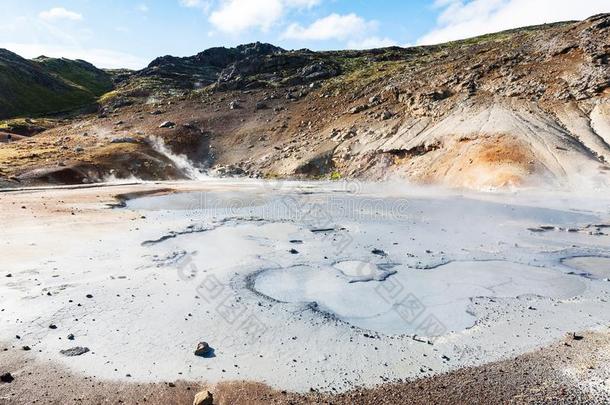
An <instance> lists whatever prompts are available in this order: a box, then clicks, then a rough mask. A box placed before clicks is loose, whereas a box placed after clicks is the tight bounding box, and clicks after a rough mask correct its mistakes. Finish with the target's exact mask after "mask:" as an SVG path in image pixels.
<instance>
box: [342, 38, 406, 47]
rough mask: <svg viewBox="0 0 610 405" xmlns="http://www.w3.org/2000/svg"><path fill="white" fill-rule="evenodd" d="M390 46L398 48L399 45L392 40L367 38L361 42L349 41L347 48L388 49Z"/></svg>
mask: <svg viewBox="0 0 610 405" xmlns="http://www.w3.org/2000/svg"><path fill="white" fill-rule="evenodd" d="M389 46H398V43H397V42H396V41H394V40H393V39H391V38H387V37H385V38H380V37H375V36H373V37H367V38H364V39H362V40H359V41H349V42H348V43H347V47H348V48H349V49H375V48H387V47H389Z"/></svg>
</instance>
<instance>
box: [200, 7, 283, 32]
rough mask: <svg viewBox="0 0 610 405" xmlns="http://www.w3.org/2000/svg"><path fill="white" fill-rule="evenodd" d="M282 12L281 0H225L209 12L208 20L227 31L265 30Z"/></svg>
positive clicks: (221, 29)
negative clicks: (217, 7)
mask: <svg viewBox="0 0 610 405" xmlns="http://www.w3.org/2000/svg"><path fill="white" fill-rule="evenodd" d="M283 13H284V4H283V2H282V1H281V0H259V1H252V0H225V1H224V2H223V3H222V5H221V6H220V8H219V9H217V10H215V11H213V12H212V14H210V22H211V23H212V24H213V25H214V27H216V28H217V29H218V30H220V31H223V32H227V33H239V32H241V31H245V30H247V29H249V28H259V29H261V30H263V31H267V30H269V28H271V26H272V25H273V23H275V22H276V21H277V20H279V19H280V17H281V16H282V14H283Z"/></svg>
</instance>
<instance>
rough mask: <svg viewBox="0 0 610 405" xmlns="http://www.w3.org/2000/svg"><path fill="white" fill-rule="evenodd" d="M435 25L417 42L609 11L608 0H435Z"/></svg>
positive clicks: (458, 37)
mask: <svg viewBox="0 0 610 405" xmlns="http://www.w3.org/2000/svg"><path fill="white" fill-rule="evenodd" d="M434 4H435V6H436V7H439V8H440V9H441V13H440V15H439V17H438V19H437V25H436V27H435V28H434V29H433V30H432V31H430V32H429V33H427V34H426V35H424V36H423V37H422V38H420V39H419V41H418V43H419V44H437V43H441V42H447V41H452V40H455V39H463V38H468V37H473V36H477V35H481V34H487V33H490V32H497V31H502V30H506V29H510V28H516V27H523V26H527V25H536V24H543V23H550V22H556V21H564V20H581V19H584V18H587V17H589V16H591V15H594V14H598V13H603V12H609V11H610V3H609V2H608V0H579V1H576V0H535V1H533V0H436V1H435V3H434Z"/></svg>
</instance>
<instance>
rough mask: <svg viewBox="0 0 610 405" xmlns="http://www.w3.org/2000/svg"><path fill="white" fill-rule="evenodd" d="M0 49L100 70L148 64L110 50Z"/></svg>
mask: <svg viewBox="0 0 610 405" xmlns="http://www.w3.org/2000/svg"><path fill="white" fill-rule="evenodd" d="M0 48H5V49H8V50H10V51H12V52H15V53H17V54H18V55H20V56H23V57H24V58H35V57H37V56H41V55H45V56H49V57H54V58H68V59H83V60H86V61H87V62H90V63H93V64H94V65H95V66H97V67H99V68H129V69H141V68H143V67H145V66H146V65H147V64H148V61H147V60H144V59H142V58H139V57H137V56H134V55H131V54H128V53H123V52H117V51H113V50H109V49H96V48H84V47H80V46H57V45H50V44H38V43H0Z"/></svg>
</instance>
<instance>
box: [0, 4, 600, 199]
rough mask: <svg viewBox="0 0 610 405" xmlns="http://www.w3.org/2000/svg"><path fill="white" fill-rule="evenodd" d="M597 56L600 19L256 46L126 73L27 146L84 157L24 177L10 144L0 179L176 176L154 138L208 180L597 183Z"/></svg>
mask: <svg viewBox="0 0 610 405" xmlns="http://www.w3.org/2000/svg"><path fill="white" fill-rule="evenodd" d="M609 44H610V15H609V14H601V15H597V16H593V17H591V18H589V19H587V20H584V21H579V22H562V23H554V24H546V25H541V26H534V27H527V28H522V29H513V30H508V31H503V32H499V33H494V34H488V35H484V36H480V37H475V38H470V39H466V40H461V41H454V42H450V43H447V44H439V45H433V46H426V47H413V48H396V47H394V48H383V49H375V50H369V51H325V52H313V51H310V50H306V49H303V50H292V51H287V50H283V49H281V48H279V47H275V46H273V45H270V44H261V43H253V44H246V45H242V46H239V47H236V48H211V49H209V50H206V51H203V52H200V53H198V54H197V55H193V56H190V57H184V58H178V57H172V56H165V57H160V58H157V59H155V60H154V61H153V62H151V64H150V65H149V66H148V67H146V68H144V69H142V70H140V71H137V72H132V73H129V74H125V76H124V77H123V79H122V80H121V81H120V82H118V83H117V84H116V86H115V88H114V90H113V91H111V92H110V93H107V94H105V95H104V96H103V97H102V98H101V99H100V109H99V112H98V115H97V116H94V117H91V116H89V117H83V119H82V120H80V119H78V118H77V119H76V120H74V121H70V122H68V123H66V124H65V125H64V124H62V125H59V126H58V127H55V128H53V129H51V130H49V131H46V132H45V133H43V134H41V135H38V136H37V137H36V138H37V139H39V140H40V142H47V143H49V142H51V140H52V139H55V140H56V139H58V138H59V139H65V137H67V136H68V137H70V141H63V143H62V147H67V148H68V149H67V150H68V151H69V150H71V149H72V148H79V149H84V150H85V152H84V153H83V152H78V153H70V152H61V151H59V152H58V151H50V152H48V154H45V156H48V159H49V160H50V161H56V162H58V163H57V165H58V164H59V163H62V164H63V166H57V165H55V166H54V165H36V164H32V163H31V162H29V163H25V162H24V161H23V160H21V159H20V158H19V156H20V153H18V152H17V151H16V150H17V149H19V147H18V145H17V144H14V146H13V147H4V148H5V150H6V151H8V150H9V149H10V150H11V153H13V154H14V155H12V156H13V158H14V160H12V162H14V164H13V165H5V166H4V167H3V168H2V167H0V170H3V171H4V173H6V176H8V177H12V178H14V179H17V180H15V181H22V182H26V183H27V182H37V181H40V182H47V181H51V180H52V181H59V182H62V181H63V180H61V178H62V177H61V176H55V175H54V173H56V172H61V173H65V172H66V171H70V170H72V171H71V172H70V176H69V177H70V179H72V180H70V181H76V182H80V181H99V179H102V178H104V177H105V176H107V175H109V174H112V175H116V176H118V177H129V176H137V177H141V178H152V179H163V178H174V176H176V175H177V176H178V177H181V176H186V174H185V173H182V175H181V174H180V170H177V168H176V167H172V163H171V161H169V160H168V159H167V157H164V156H162V154H160V153H159V151H158V150H156V149H155V148H154V145H155V142H152V141H151V140H152V139H160V140H161V141H163V142H165V144H166V145H167V146H168V147H169V148H170V150H172V151H173V152H175V153H179V154H185V155H186V156H187V157H188V158H190V159H191V160H192V161H193V163H194V164H195V165H198V166H200V167H201V168H204V169H207V170H209V171H210V173H212V174H218V175H247V176H252V177H265V178H275V177H282V178H284V177H310V178H334V179H336V178H361V179H370V180H379V179H388V178H404V179H407V180H409V181H414V182H418V183H432V184H447V185H450V186H457V187H468V188H490V187H491V188H494V187H511V186H526V185H531V184H536V183H540V182H542V183H552V184H555V183H562V182H564V181H568V180H569V181H576V182H578V181H579V180H578V179H586V180H587V181H591V182H598V181H602V180H600V179H602V178H605V177H606V175H607V173H608V171H609V170H610V168H609V167H608V165H607V162H608V161H609V160H610V124H609V122H610V118H609V117H610V107H609V98H610V66H609V64H608V59H609V57H610V45H609ZM162 124H163V125H162ZM79 132H86V133H87V137H84V138H83V137H82V136H80V135H78V134H79ZM38 137H40V138H38ZM127 138H129V139H131V140H132V142H128V143H127V142H125V143H120V142H118V140H119V139H127ZM114 141H116V142H114ZM55 142H57V141H55ZM113 142H114V143H113ZM22 152H23V151H22ZM7 153H8V152H7ZM23 153H25V152H23ZM126 156H132V157H133V159H131V160H129V159H126V158H125V157H126ZM170 160H171V159H170ZM138 161H140V163H141V164H138V165H135V166H134V162H136V163H137V162H138ZM22 162H23V163H22ZM40 166H44V170H43V171H42V172H41V167H40ZM170 167H172V169H171V170H170V169H169V168H170ZM41 173H43V174H41ZM53 176H55V177H53ZM62 176H63V175H62ZM75 179H76V180H75ZM603 181H606V180H603Z"/></svg>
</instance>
